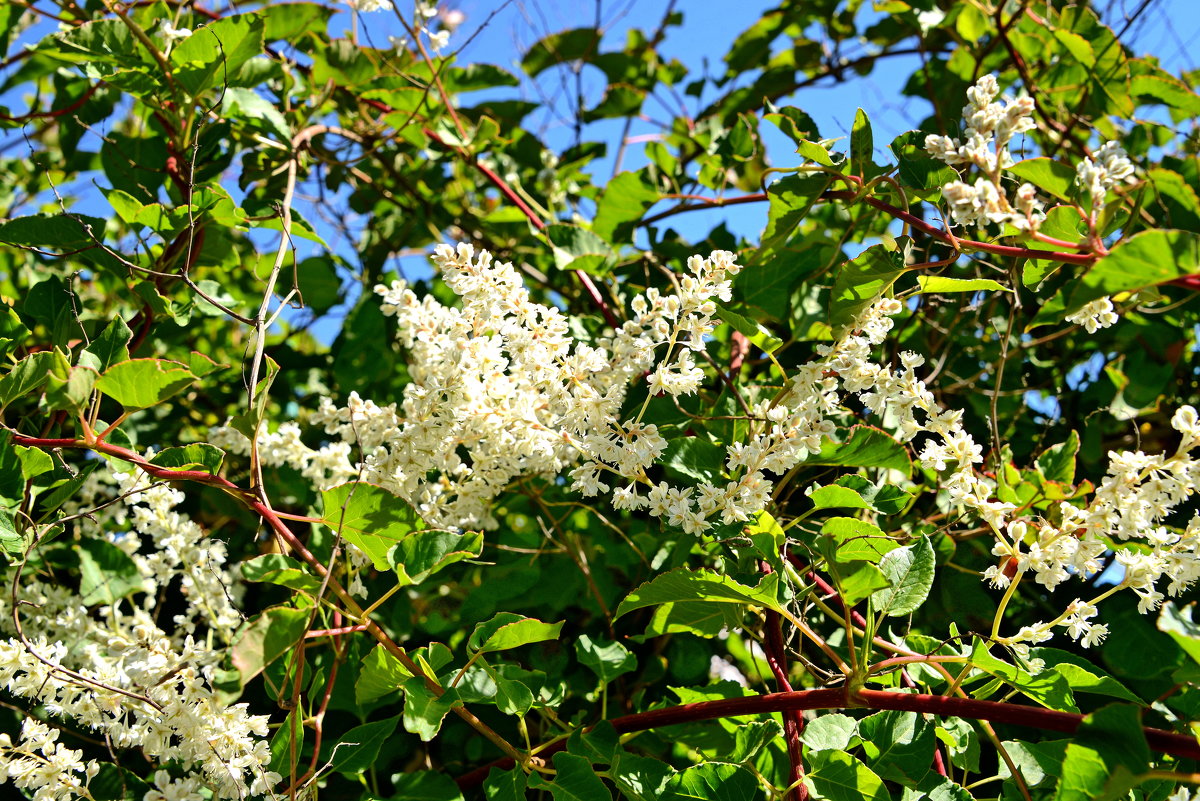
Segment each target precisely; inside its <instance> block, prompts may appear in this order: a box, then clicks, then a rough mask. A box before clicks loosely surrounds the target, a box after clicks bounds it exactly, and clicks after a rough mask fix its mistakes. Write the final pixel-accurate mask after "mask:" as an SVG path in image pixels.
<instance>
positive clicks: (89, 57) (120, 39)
mask: <svg viewBox="0 0 1200 801" xmlns="http://www.w3.org/2000/svg"><path fill="white" fill-rule="evenodd" d="M53 39H54V42H55V44H57V46H58V52H53V51H50V52H51V53H52V54H53V55H54V56H56V57H58V58H61V59H63V60H66V61H74V62H84V63H89V62H90V63H93V64H110V65H119V66H123V67H133V66H137V65H140V64H142V63H143V62H142V57H141V52H140V51H139V47H140V45H138V44H137V43H136V42H135V41H134V40H133V35H132V34H131V33H130V32H129V26H127V25H126V24H125V23H124V22H122V21H121V20H119V19H98V20H92V21H90V22H85V23H84V24H83V25H80V26H78V27H72V28H70V29H68V30H66V31H64V32H62V33H59V34H56V35H55V36H54V37H53Z"/></svg>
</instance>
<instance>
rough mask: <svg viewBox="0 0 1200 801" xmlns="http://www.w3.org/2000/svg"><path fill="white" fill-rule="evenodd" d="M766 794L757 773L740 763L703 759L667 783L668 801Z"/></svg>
mask: <svg viewBox="0 0 1200 801" xmlns="http://www.w3.org/2000/svg"><path fill="white" fill-rule="evenodd" d="M760 798H763V792H762V789H761V788H760V787H759V786H758V781H757V780H756V779H755V778H754V776H753V775H752V774H751V773H750V772H749V771H747V770H746V769H745V768H743V767H741V766H740V765H731V764H729V763H727V762H701V763H700V764H699V765H692V766H691V767H689V768H686V769H685V770H681V771H679V773H677V774H675V776H674V777H673V778H672V779H671V781H670V782H669V783H668V784H667V789H666V793H665V794H664V795H663V799H664V801H693V800H694V801H753V799H760Z"/></svg>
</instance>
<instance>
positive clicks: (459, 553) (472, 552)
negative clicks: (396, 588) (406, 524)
mask: <svg viewBox="0 0 1200 801" xmlns="http://www.w3.org/2000/svg"><path fill="white" fill-rule="evenodd" d="M482 551H483V533H482V532H480V531H463V532H457V531H446V530H443V529H427V530H425V531H414V532H413V533H412V534H410V535H408V536H406V537H405V538H404V539H402V540H400V542H399V543H397V544H396V545H395V547H393V548H392V549H391V551H389V552H388V560H389V562H390V563H391V565H392V569H393V570H395V571H396V575H397V576H399V577H400V580H401V582H402V583H409V584H420V583H422V582H424V581H426V580H427V579H428V578H429V577H430V576H432V575H433V574H434V573H437V572H438V571H440V570H442V569H443V568H446V567H449V566H450V565H452V564H454V563H455V562H461V561H463V560H464V559H474V558H476V557H477V556H479V554H480V553H482Z"/></svg>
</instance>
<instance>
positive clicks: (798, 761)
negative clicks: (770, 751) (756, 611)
mask: <svg viewBox="0 0 1200 801" xmlns="http://www.w3.org/2000/svg"><path fill="white" fill-rule="evenodd" d="M766 635H767V636H766V646H767V647H766V648H765V649H764V650H765V652H766V655H767V665H769V666H770V668H771V673H773V674H774V675H775V683H776V684H777V685H778V686H779V690H780V692H785V693H789V692H792V685H791V682H789V681H788V669H787V648H786V647H785V646H784V643H783V623H782V619H781V618H780V616H779V613H778V612H767V621H766ZM803 733H804V715H803V714H801V712H800V710H798V709H789V710H787V711H785V712H784V713H783V739H784V742H786V743H787V752H788V762H789V763H790V766H789V774H788V785H789V786H790V787H791V788H792V790H791V792H789V793H788V797H789V798H792V799H793V801H808V787H806V786H805V784H804V748H803V746H802V745H801V744H800V735H801V734H803Z"/></svg>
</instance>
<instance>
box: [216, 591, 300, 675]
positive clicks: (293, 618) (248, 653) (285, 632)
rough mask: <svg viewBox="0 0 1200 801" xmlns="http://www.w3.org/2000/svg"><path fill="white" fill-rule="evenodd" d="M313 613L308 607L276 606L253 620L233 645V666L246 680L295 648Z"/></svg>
mask: <svg viewBox="0 0 1200 801" xmlns="http://www.w3.org/2000/svg"><path fill="white" fill-rule="evenodd" d="M310 615H311V613H310V612H309V611H308V610H306V609H295V608H293V607H290V606H273V607H271V608H270V609H267V610H265V611H264V612H262V613H261V614H259V615H258V616H257V617H255V618H254V619H253V620H251V621H250V623H249V624H248V625H247V626H246V627H245V628H244V629H242V632H241V634H240V635H239V636H238V638H237V640H236V641H235V642H234V644H233V654H232V661H233V666H234V667H236V668H237V669H238V671H239V672H240V673H241V679H242V682H243V683H245V682H248V681H250V679H252V678H254V677H255V676H257V675H258V674H259V673H261V672H262V670H263V668H265V667H266V666H267V665H269V664H271V663H272V662H274V661H275V660H276V659H278V658H279V657H281V656H283V655H284V654H286V653H287V652H289V651H291V650H292V649H293V648H295V646H296V643H298V642H299V641H300V638H301V637H303V636H304V633H305V631H306V630H307V628H308V619H309V617H310Z"/></svg>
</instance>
